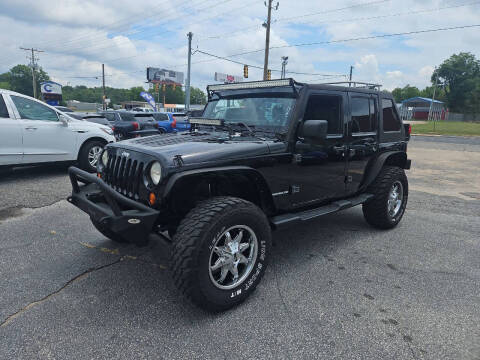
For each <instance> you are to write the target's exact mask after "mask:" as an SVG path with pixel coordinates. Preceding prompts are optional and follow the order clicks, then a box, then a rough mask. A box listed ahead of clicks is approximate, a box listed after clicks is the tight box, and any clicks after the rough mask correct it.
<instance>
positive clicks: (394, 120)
mask: <svg viewBox="0 0 480 360" xmlns="http://www.w3.org/2000/svg"><path fill="white" fill-rule="evenodd" d="M393 107H394V105H393V101H392V100H390V99H382V109H383V131H399V130H400V127H401V124H400V119H399V118H398V115H397V113H396V112H395V109H394V108H393Z"/></svg>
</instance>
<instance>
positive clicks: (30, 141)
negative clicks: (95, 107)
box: [10, 95, 77, 163]
mask: <svg viewBox="0 0 480 360" xmlns="http://www.w3.org/2000/svg"><path fill="white" fill-rule="evenodd" d="M10 98H11V99H12V102H13V104H14V105H15V111H16V114H15V115H16V116H17V117H18V118H19V119H20V123H21V126H22V132H23V152H24V155H23V163H36V162H48V161H65V160H75V159H76V157H77V153H76V147H77V133H76V131H74V130H72V128H71V127H69V126H67V125H65V124H64V123H62V122H61V121H60V119H59V118H58V113H57V112H56V111H55V110H54V109H52V108H50V107H48V106H46V105H44V104H42V103H41V102H39V101H36V100H33V99H30V98H28V97H23V96H18V95H11V96H10Z"/></svg>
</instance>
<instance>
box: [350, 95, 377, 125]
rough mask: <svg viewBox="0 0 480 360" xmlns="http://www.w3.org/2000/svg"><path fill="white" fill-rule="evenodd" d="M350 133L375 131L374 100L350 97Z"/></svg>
mask: <svg viewBox="0 0 480 360" xmlns="http://www.w3.org/2000/svg"><path fill="white" fill-rule="evenodd" d="M351 107H352V133H362V132H374V131H375V130H376V119H377V116H376V112H375V100H374V99H371V98H367V97H352V102H351Z"/></svg>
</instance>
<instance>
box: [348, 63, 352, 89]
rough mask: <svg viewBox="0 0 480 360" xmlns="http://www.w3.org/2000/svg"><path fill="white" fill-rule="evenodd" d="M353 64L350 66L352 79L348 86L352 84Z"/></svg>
mask: <svg viewBox="0 0 480 360" xmlns="http://www.w3.org/2000/svg"><path fill="white" fill-rule="evenodd" d="M352 74H353V65H351V66H350V80H349V83H348V86H352Z"/></svg>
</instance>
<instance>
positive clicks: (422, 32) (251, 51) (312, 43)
mask: <svg viewBox="0 0 480 360" xmlns="http://www.w3.org/2000/svg"><path fill="white" fill-rule="evenodd" d="M479 26H480V24H473V25H463V26H451V27H445V28H437V29H427V30H417V31H407V32H401V33H391V34H382V35H372V36H363V37H357V38H349V39H339V40H329V41H319V42H310V43H300V44H293V45H278V46H270V49H285V48H292V47H303V46H313V45H327V44H335V43H344V42H351V41H361V40H371V39H379V38H388V37H396V36H405V35H414V34H425V33H432V32H438V31H448V30H458V29H468V28H474V27H479ZM264 50H265V49H256V50H249V51H244V52H240V53H236V54H232V55H228V56H226V57H234V56H240V55H247V54H254V53H257V52H261V51H264Z"/></svg>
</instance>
